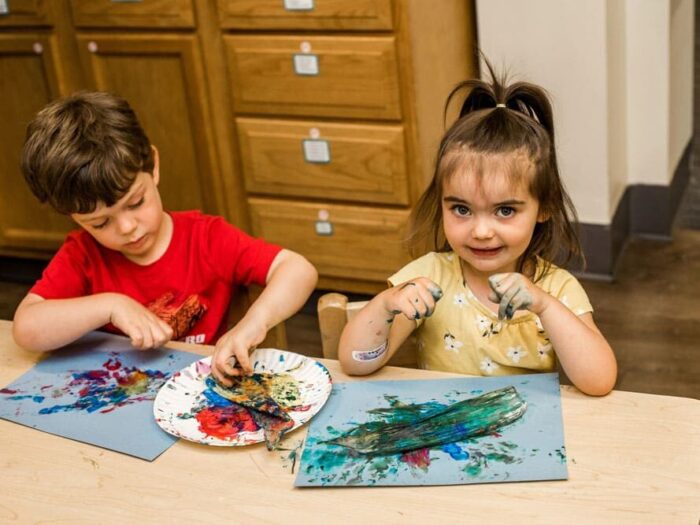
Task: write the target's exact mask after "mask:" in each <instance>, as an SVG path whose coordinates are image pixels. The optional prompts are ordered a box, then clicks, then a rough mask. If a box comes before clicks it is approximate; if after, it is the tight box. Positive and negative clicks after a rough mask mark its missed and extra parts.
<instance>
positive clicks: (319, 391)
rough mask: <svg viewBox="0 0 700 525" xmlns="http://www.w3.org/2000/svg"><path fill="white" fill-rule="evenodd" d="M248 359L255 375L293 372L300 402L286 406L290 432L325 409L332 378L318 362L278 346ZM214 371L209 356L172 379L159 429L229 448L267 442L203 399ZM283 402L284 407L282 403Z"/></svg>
mask: <svg viewBox="0 0 700 525" xmlns="http://www.w3.org/2000/svg"><path fill="white" fill-rule="evenodd" d="M250 359H251V363H252V364H253V371H254V372H256V373H268V372H269V373H275V374H289V375H290V376H292V378H293V379H294V380H295V381H296V384H297V386H298V388H299V397H298V400H297V401H295V402H294V403H293V406H287V407H285V408H287V413H288V414H289V416H290V417H291V418H292V419H293V420H294V427H292V429H290V430H289V431H290V432H291V431H292V430H294V429H296V428H298V427H300V426H301V425H303V424H304V423H306V422H307V421H308V420H310V419H311V418H312V417H313V416H314V415H315V414H316V413H317V412H318V411H319V410H321V407H323V405H324V404H325V403H326V400H327V399H328V396H329V395H330V393H331V388H332V384H331V376H330V374H329V373H328V370H327V369H326V367H325V366H323V365H322V364H321V363H319V362H318V361H315V360H313V359H310V358H308V357H305V356H302V355H299V354H295V353H292V352H286V351H284V350H277V349H275V348H259V349H257V350H255V351H254V352H253V353H252V354H251V356H250ZM210 372H211V358H210V357H207V358H204V359H200V360H199V361H196V362H194V363H192V364H191V365H190V366H188V367H186V368H183V369H182V370H181V371H180V372H176V373H175V374H173V376H172V377H171V378H170V379H168V381H167V382H166V383H165V384H164V385H163V387H162V388H161V389H160V391H159V392H158V395H157V396H156V399H155V402H154V404H153V415H154V416H155V419H156V422H157V423H158V425H160V427H161V428H162V429H163V430H165V431H166V432H168V433H170V434H172V435H174V436H177V437H180V438H183V439H187V440H189V441H194V442H196V443H203V444H206V445H216V446H226V447H230V446H240V445H251V444H253V443H259V442H261V441H264V440H265V436H264V433H263V430H262V429H258V430H252V429H250V425H239V430H238V431H237V432H236V431H235V426H234V425H232V424H230V420H229V421H228V422H222V414H221V412H217V407H216V406H215V405H214V404H213V403H210V402H209V401H208V399H207V397H206V396H205V395H204V394H205V390H206V388H207V387H206V385H205V380H206V379H207V377H209V376H210ZM278 401H279V400H278ZM280 404H282V405H283V406H284V403H280ZM218 410H220V409H218ZM223 419H226V418H225V417H224V418H223ZM248 423H249V422H248ZM219 425H220V426H219Z"/></svg>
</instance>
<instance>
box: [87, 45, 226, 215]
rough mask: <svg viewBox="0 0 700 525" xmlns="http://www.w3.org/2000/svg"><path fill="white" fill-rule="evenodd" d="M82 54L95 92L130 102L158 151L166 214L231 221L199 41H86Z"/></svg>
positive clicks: (161, 190) (161, 189) (161, 187)
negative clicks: (197, 213)
mask: <svg viewBox="0 0 700 525" xmlns="http://www.w3.org/2000/svg"><path fill="white" fill-rule="evenodd" d="M78 47H79V49H80V55H81V62H82V63H83V66H84V68H85V71H86V76H87V77H88V81H89V82H91V83H92V87H93V88H94V89H98V90H100V91H109V92H112V93H115V94H117V95H119V96H121V97H124V98H125V99H126V100H128V101H129V104H130V105H131V107H133V108H134V111H136V114H137V115H138V117H139V120H140V121H141V125H142V126H143V128H144V129H145V130H146V134H147V135H148V138H149V139H150V140H151V143H152V144H154V145H155V146H156V147H157V148H158V151H159V152H160V177H161V178H160V186H159V188H160V192H161V196H162V198H163V203H164V205H165V207H166V208H167V209H170V210H186V209H200V210H203V211H206V212H208V213H215V214H223V203H222V197H223V195H222V192H221V191H220V190H219V188H218V187H217V185H218V181H219V180H220V178H219V174H218V166H217V163H216V155H215V147H214V141H213V137H212V133H211V130H210V127H209V123H210V118H209V116H208V104H207V96H206V90H205V85H204V72H203V68H202V64H201V58H200V52H199V47H198V44H197V40H196V39H195V37H194V36H191V35H131V34H129V35H115V34H111V35H103V34H81V35H79V36H78Z"/></svg>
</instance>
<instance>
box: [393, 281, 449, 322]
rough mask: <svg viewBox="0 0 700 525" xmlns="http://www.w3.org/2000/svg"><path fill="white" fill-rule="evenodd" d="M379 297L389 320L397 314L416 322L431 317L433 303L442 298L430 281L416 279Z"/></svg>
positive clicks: (437, 287)
mask: <svg viewBox="0 0 700 525" xmlns="http://www.w3.org/2000/svg"><path fill="white" fill-rule="evenodd" d="M380 295H381V297H382V299H383V303H382V304H383V306H384V309H385V310H386V312H387V314H388V315H389V316H390V319H391V320H393V318H394V316H395V315H398V314H404V315H405V316H406V318H407V319H410V320H416V319H420V318H421V317H430V316H431V315H433V311H434V310H435V303H436V302H437V301H439V300H440V298H441V297H442V290H441V289H440V287H439V286H438V285H437V284H435V283H434V282H433V281H431V280H430V279H427V278H425V277H418V278H417V279H411V280H410V281H406V282H405V283H402V284H399V285H396V286H393V287H392V288H389V289H387V290H385V291H383V292H382V293H381V294H380Z"/></svg>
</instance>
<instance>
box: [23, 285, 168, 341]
mask: <svg viewBox="0 0 700 525" xmlns="http://www.w3.org/2000/svg"><path fill="white" fill-rule="evenodd" d="M108 323H112V324H113V325H114V326H116V327H117V328H119V329H120V330H121V331H122V332H124V333H125V334H126V335H127V336H128V337H130V338H131V344H132V345H133V346H134V347H136V348H154V347H157V346H161V345H163V344H165V343H166V342H168V341H169V340H170V338H171V337H172V329H171V328H170V327H169V326H168V325H167V323H165V322H164V321H162V320H161V319H159V318H158V317H156V315H155V314H154V313H153V312H151V311H149V310H148V309H147V308H146V307H145V306H143V305H141V304H139V303H138V302H136V301H134V300H133V299H131V298H130V297H127V296H126V295H122V294H117V293H101V294H95V295H88V296H85V297H76V298H72V299H44V298H43V297H41V296H39V295H36V294H33V293H29V294H27V296H26V297H25V298H24V299H23V300H22V302H21V303H20V305H19V306H18V307H17V311H16V312H15V318H14V323H13V326H12V335H13V337H14V339H15V342H16V343H17V344H18V345H19V346H21V347H22V348H25V349H27V350H35V351H47V350H55V349H56V348H60V347H62V346H65V345H67V344H69V343H72V342H73V341H75V340H76V339H78V338H80V337H82V336H83V335H85V334H86V333H88V332H90V331H92V330H96V329H97V328H100V327H102V326H104V325H106V324H108Z"/></svg>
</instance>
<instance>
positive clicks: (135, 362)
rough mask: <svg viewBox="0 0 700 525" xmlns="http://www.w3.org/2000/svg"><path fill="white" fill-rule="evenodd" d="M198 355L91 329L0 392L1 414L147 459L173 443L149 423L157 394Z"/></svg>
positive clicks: (1, 416)
mask: <svg viewBox="0 0 700 525" xmlns="http://www.w3.org/2000/svg"><path fill="white" fill-rule="evenodd" d="M199 358H201V356H199V355H196V354H192V353H188V352H180V351H176V350H171V349H159V350H147V351H144V350H134V349H133V348H132V347H131V345H130V344H129V340H128V339H126V338H124V337H120V336H116V335H111V334H106V333H101V332H94V333H91V334H88V335H87V336H85V337H83V338H82V339H80V340H79V341H77V342H76V343H74V344H72V345H70V346H69V347H66V348H64V349H61V350H57V351H55V352H53V353H51V354H49V355H48V356H47V357H46V358H45V359H43V360H42V361H40V362H39V363H37V364H36V365H35V366H34V367H33V368H32V369H31V370H29V371H28V372H27V373H26V374H24V375H23V376H21V377H20V378H19V379H17V380H16V381H14V382H13V383H11V384H10V385H7V386H6V387H4V388H2V389H0V418H2V419H7V420H9V421H14V422H16V423H20V424H22V425H26V426H29V427H32V428H36V429H37V430H42V431H44V432H49V433H51V434H56V435H58V436H63V437H67V438H70V439H74V440H77V441H81V442H84V443H89V444H92V445H96V446H99V447H103V448H107V449H110V450H115V451H117V452H123V453H125V454H129V455H132V456H135V457H138V458H141V459H146V460H149V461H152V460H154V459H155V458H156V457H158V456H159V455H160V454H162V453H163V452H164V451H165V450H167V449H168V447H170V446H171V445H172V444H173V443H174V442H175V441H177V440H176V438H174V437H173V436H171V435H169V434H167V433H165V432H163V431H162V430H161V429H160V428H158V425H157V424H156V423H155V421H154V420H153V401H154V399H155V397H156V394H157V392H158V390H159V389H160V387H161V386H163V384H164V383H165V382H166V381H167V380H168V378H169V377H170V376H171V375H172V374H173V373H174V372H176V371H178V370H180V369H182V368H183V367H184V366H186V365H188V364H190V363H192V362H193V361H196V360H198V359H199Z"/></svg>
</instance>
